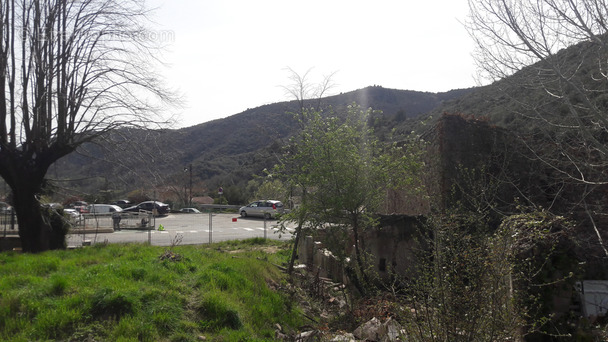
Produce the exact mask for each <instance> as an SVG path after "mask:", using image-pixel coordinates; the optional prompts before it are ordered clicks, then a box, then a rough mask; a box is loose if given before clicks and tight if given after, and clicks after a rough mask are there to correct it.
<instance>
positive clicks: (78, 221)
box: [70, 211, 154, 230]
mask: <svg viewBox="0 0 608 342" xmlns="http://www.w3.org/2000/svg"><path fill="white" fill-rule="evenodd" d="M70 220H71V221H72V224H73V227H74V228H73V229H74V230H79V229H106V228H112V229H153V228H154V226H153V223H154V220H153V217H152V213H150V212H146V211H140V212H126V211H125V212H120V213H102V214H99V213H93V214H81V215H80V216H79V217H72V218H70Z"/></svg>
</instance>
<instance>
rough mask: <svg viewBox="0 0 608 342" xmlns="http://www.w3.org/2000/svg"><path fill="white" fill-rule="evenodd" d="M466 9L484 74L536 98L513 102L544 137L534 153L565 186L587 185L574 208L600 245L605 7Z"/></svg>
mask: <svg viewBox="0 0 608 342" xmlns="http://www.w3.org/2000/svg"><path fill="white" fill-rule="evenodd" d="M469 8H470V15H469V18H468V20H467V22H466V26H467V28H468V30H469V33H470V35H471V36H472V37H473V38H474V40H475V42H476V45H477V53H476V55H475V58H476V61H477V64H478V66H479V69H480V75H481V77H484V78H487V79H489V80H491V81H497V80H501V82H503V83H502V84H503V85H504V86H505V87H512V89H517V88H518V89H524V90H525V91H526V92H528V95H529V94H530V93H533V94H534V96H521V97H518V98H516V99H514V100H515V101H513V102H518V104H519V105H518V109H517V112H518V114H521V115H524V116H525V117H526V120H530V121H532V122H534V121H535V122H536V123H538V124H530V125H528V126H529V127H534V130H535V131H534V132H533V133H535V134H536V136H537V137H538V134H537V133H539V132H540V133H542V139H538V138H537V137H535V138H534V139H532V140H531V141H534V143H532V144H529V149H530V151H532V152H533V153H534V155H535V157H536V158H537V159H538V160H540V161H541V162H543V163H544V164H545V165H546V166H547V169H548V170H551V173H552V174H553V175H554V177H555V178H554V179H557V178H560V183H561V184H562V186H561V188H564V187H569V186H572V184H578V186H581V187H583V188H581V190H580V191H579V192H580V193H581V194H582V195H581V196H580V198H579V199H578V200H577V201H578V203H576V205H577V206H578V207H579V208H580V209H581V211H583V212H586V213H587V216H588V218H589V221H590V222H591V225H592V226H593V227H594V228H595V229H594V230H595V234H596V235H597V237H598V239H599V242H600V245H601V246H603V242H602V236H601V234H600V232H599V230H598V229H597V225H596V223H595V220H594V213H593V211H594V210H593V209H591V206H590V204H591V202H592V201H595V202H597V203H600V202H602V201H603V200H602V199H601V198H599V197H598V195H595V199H594V198H593V197H594V196H593V195H592V193H593V188H594V187H597V186H600V185H605V184H608V179H607V178H606V173H605V170H606V167H607V166H608V145H607V144H606V142H607V137H608V135H607V134H608V115H607V113H608V111H607V109H608V101H607V99H608V59H607V57H608V36H607V34H606V33H607V32H608V3H606V1H605V0H469ZM507 76H513V77H508V78H507ZM513 83H514V84H513ZM504 93H505V94H506V93H508V92H506V91H505V92H504ZM520 93H521V91H520ZM561 188H560V189H561ZM559 191H561V190H559ZM557 195H559V194H557ZM601 205H604V204H601ZM602 248H603V250H604V253H605V254H606V255H608V251H607V250H606V249H605V248H604V247H602Z"/></svg>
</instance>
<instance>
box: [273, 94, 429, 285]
mask: <svg viewBox="0 0 608 342" xmlns="http://www.w3.org/2000/svg"><path fill="white" fill-rule="evenodd" d="M371 113H372V110H371V109H367V110H364V109H362V108H361V107H359V106H357V105H351V106H349V107H348V111H347V113H346V117H345V118H343V119H340V118H338V117H335V116H327V115H325V114H324V113H322V112H320V111H316V110H312V109H311V110H304V111H303V115H302V116H301V118H302V120H303V121H302V122H301V125H302V127H303V130H302V131H301V133H300V134H299V135H298V136H296V137H294V138H293V139H292V141H291V144H290V145H289V146H288V150H287V153H286V154H285V156H284V158H283V159H282V161H281V164H280V165H279V166H278V167H277V171H278V174H280V175H282V176H283V177H284V179H285V184H287V185H288V186H290V187H291V188H292V189H293V190H292V191H291V192H292V193H297V194H299V197H301V198H300V200H299V202H300V204H299V205H297V206H296V207H295V208H294V209H293V210H292V211H291V212H290V213H289V214H288V215H286V216H285V220H293V221H296V222H298V229H297V231H296V240H298V239H299V236H300V235H301V234H302V229H303V228H307V229H313V230H314V229H322V228H327V227H328V226H332V227H333V228H336V227H337V228H339V229H340V230H342V231H349V232H351V233H352V239H353V243H352V245H353V246H354V250H353V252H354V257H355V260H356V263H355V266H356V269H357V270H358V271H359V272H361V273H358V275H359V277H357V278H360V279H359V280H366V278H367V277H366V274H365V273H364V272H363V270H364V269H365V266H366V265H365V261H364V253H363V251H362V247H361V233H362V231H363V230H365V229H367V228H368V227H371V226H373V225H375V224H376V215H377V213H378V210H379V208H380V206H381V204H382V202H383V201H384V199H385V196H386V190H387V189H389V188H396V187H402V186H405V185H406V184H410V185H412V184H417V181H416V179H417V177H416V172H417V171H418V170H419V168H420V166H421V163H420V159H419V157H420V156H419V154H418V153H415V152H414V150H409V149H404V148H403V147H399V146H397V145H396V144H392V145H389V146H387V145H384V144H381V143H380V142H379V141H378V139H377V138H376V137H375V135H374V133H373V131H372V130H371V129H370V128H369V127H368V126H367V122H368V117H369V115H370V114H371ZM296 243H297V241H296ZM347 245H351V243H348V242H347V241H341V244H340V245H339V246H334V247H335V248H334V253H336V254H337V255H338V256H339V257H342V259H343V260H344V259H345V258H346V257H347V256H350V251H349V250H348V248H347ZM296 246H297V245H296ZM292 262H293V260H292Z"/></svg>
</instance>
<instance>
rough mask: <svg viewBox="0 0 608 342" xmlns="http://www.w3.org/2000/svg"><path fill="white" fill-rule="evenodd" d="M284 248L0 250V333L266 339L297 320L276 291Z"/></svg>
mask: <svg viewBox="0 0 608 342" xmlns="http://www.w3.org/2000/svg"><path fill="white" fill-rule="evenodd" d="M289 253H290V251H289V250H288V245H287V244H285V243H281V242H276V241H269V240H268V241H265V240H263V239H253V240H246V241H241V242H225V243H220V244H213V245H205V246H177V247H172V248H165V247H153V246H147V245H137V244H134V245H122V244H112V245H106V246H94V247H90V248H82V249H75V250H64V251H51V252H46V253H42V254H35V255H30V254H19V253H14V252H6V253H0V340H2V341H46V340H61V341H197V340H199V337H200V336H205V337H206V339H207V340H224V341H267V340H273V337H274V325H275V324H276V323H278V324H280V325H281V326H282V327H283V329H286V330H291V331H294V330H296V329H297V328H298V327H299V326H301V325H302V324H303V319H302V315H301V312H300V311H299V310H298V308H297V306H294V305H293V300H292V299H291V298H289V297H288V295H287V294H285V293H282V292H281V291H276V290H275V288H276V287H280V285H281V284H284V283H285V279H284V277H285V275H284V274H283V273H281V271H280V270H279V269H278V267H276V266H275V265H277V264H282V263H284V262H285V261H286V260H287V258H288V255H289ZM269 284H271V285H272V286H269Z"/></svg>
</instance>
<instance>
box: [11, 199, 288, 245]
mask: <svg viewBox="0 0 608 342" xmlns="http://www.w3.org/2000/svg"><path fill="white" fill-rule="evenodd" d="M237 209H238V208H237ZM118 217H119V218H120V220H119V222H116V220H117V218H118ZM66 218H67V219H68V220H70V221H71V222H72V228H71V230H70V232H69V233H68V236H67V237H66V241H67V245H68V247H79V246H82V245H90V244H91V245H92V244H97V243H148V244H151V245H158V246H171V245H177V244H184V245H185V244H208V243H213V242H220V241H225V240H240V239H248V238H264V239H275V240H289V239H291V233H292V232H293V230H291V231H290V230H281V229H280V227H279V223H278V221H277V220H275V219H266V218H263V217H241V216H240V215H239V213H238V210H234V208H226V207H222V208H205V209H203V212H201V213H188V214H186V213H170V214H169V215H166V216H156V217H155V216H153V215H152V214H151V213H149V212H139V213H137V212H134V213H131V212H120V213H118V214H117V213H114V215H113V214H112V213H104V214H99V213H98V214H92V213H91V214H79V215H71V216H68V215H66ZM11 227H13V228H11ZM0 228H1V229H2V230H4V229H5V228H6V232H7V233H6V234H8V236H9V237H10V236H12V237H13V238H18V235H17V233H18V227H17V225H16V222H15V223H14V225H12V226H11V218H10V216H8V217H5V216H3V215H0ZM6 234H5V236H6Z"/></svg>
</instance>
